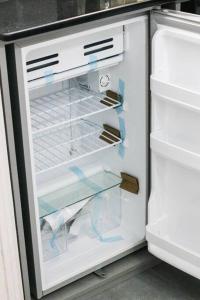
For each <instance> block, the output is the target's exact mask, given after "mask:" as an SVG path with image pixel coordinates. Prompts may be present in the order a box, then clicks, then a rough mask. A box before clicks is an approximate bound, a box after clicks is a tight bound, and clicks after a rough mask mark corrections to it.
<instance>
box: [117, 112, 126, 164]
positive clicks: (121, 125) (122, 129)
mask: <svg viewBox="0 0 200 300" xmlns="http://www.w3.org/2000/svg"><path fill="white" fill-rule="evenodd" d="M119 128H120V134H121V139H122V143H121V144H119V148H118V149H119V150H118V152H119V155H120V157H121V158H124V156H125V147H124V141H125V138H126V128H125V121H124V118H122V117H120V116H119Z"/></svg>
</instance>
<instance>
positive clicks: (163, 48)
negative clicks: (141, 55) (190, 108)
mask: <svg viewBox="0 0 200 300" xmlns="http://www.w3.org/2000/svg"><path fill="white" fill-rule="evenodd" d="M152 47H153V50H152V54H153V56H152V60H153V62H152V68H153V72H152V73H153V77H154V78H155V79H158V80H160V81H162V82H165V83H169V84H171V85H174V86H176V87H180V88H183V89H186V90H188V91H194V92H196V93H199V92H200V61H199V51H200V37H199V34H197V33H192V32H189V31H184V30H180V29H175V28H172V27H167V26H165V27H164V26H163V27H160V28H159V29H158V30H157V31H156V33H155V35H154V37H153V42H152Z"/></svg>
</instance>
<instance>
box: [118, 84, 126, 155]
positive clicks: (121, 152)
mask: <svg viewBox="0 0 200 300" xmlns="http://www.w3.org/2000/svg"><path fill="white" fill-rule="evenodd" d="M118 94H119V95H120V96H121V98H122V105H120V106H119V107H117V108H116V112H117V115H118V121H119V129H120V135H121V139H122V143H121V144H119V148H118V149H119V150H118V153H119V156H120V157H121V158H122V159H123V158H124V156H125V150H126V149H125V146H124V141H125V138H126V126H125V120H124V117H123V116H122V115H121V114H122V112H123V101H124V95H125V82H124V81H123V80H122V79H119V82H118Z"/></svg>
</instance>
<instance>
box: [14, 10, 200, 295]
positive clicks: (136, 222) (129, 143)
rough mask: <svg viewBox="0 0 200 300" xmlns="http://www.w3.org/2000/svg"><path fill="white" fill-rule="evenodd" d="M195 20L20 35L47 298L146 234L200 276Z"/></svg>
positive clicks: (39, 262)
mask: <svg viewBox="0 0 200 300" xmlns="http://www.w3.org/2000/svg"><path fill="white" fill-rule="evenodd" d="M193 18H194V17H193ZM195 24H196V25H195ZM150 25H151V30H150ZM195 26H196V27H198V26H199V20H198V22H197V20H194V19H192V16H190V15H189V16H188V15H185V14H182V13H175V12H168V11H164V12H162V11H161V12H159V11H157V12H152V13H151V16H150V15H146V14H145V15H141V16H128V17H126V18H124V20H121V21H114V22H107V24H104V25H102V26H97V25H96V26H94V24H93V25H91V24H89V25H88V24H86V25H85V26H84V28H83V26H82V28H80V27H76V28H75V30H74V32H72V31H70V29H65V30H62V31H60V33H57V35H56V34H55V33H52V34H50V35H49V36H48V37H46V38H45V39H44V37H43V40H41V38H40V37H38V38H34V39H33V40H32V41H30V40H28V39H27V40H24V41H19V42H16V44H15V48H14V53H15V62H16V76H17V84H18V86H17V91H18V97H17V98H18V100H17V99H16V102H15V104H14V107H13V118H14V124H18V125H17V126H20V128H17V130H18V134H17V135H16V151H17V158H18V168H19V180H20V188H21V197H22V209H23V215H24V224H25V234H26V243H27V254H28V263H29V272H30V278H31V285H32V293H33V294H34V295H35V296H36V297H37V298H41V297H42V296H43V295H46V294H48V293H50V292H52V291H54V290H56V289H58V288H60V287H62V286H64V285H66V284H68V283H70V282H72V281H74V280H77V279H79V278H81V277H82V276H85V275H86V274H89V273H90V272H94V271H95V270H97V269H99V268H101V267H103V266H105V265H106V264H109V263H111V262H113V261H115V260H117V259H119V258H121V257H123V256H125V255H127V254H128V253H131V252H133V251H135V250H136V249H139V248H140V247H142V246H144V242H145V239H146V238H147V240H148V244H149V251H150V252H151V253H153V254H155V255H156V256H158V257H159V258H161V259H163V260H165V261H167V262H169V263H171V264H173V265H175V266H177V267H178V268H180V269H182V270H184V271H186V272H188V273H190V274H192V275H194V276H196V277H199V254H198V245H199V243H198V241H199V239H198V237H197V235H196V234H195V232H196V230H197V227H198V226H197V225H198V224H199V220H200V218H199V217H198V215H199V214H198V207H199V204H198V203H199V201H198V200H199V199H198V195H199V187H198V178H199V144H198V143H197V142H196V140H197V139H198V130H197V128H199V124H200V121H199V100H198V99H197V97H199V95H198V89H197V86H198V84H199V83H198V81H199V78H200V76H198V72H199V70H200V68H197V66H198V64H199V60H198V59H196V58H197V52H198V51H199V34H198V33H197V32H194V31H195V30H194V28H196V27H195ZM150 31H151V33H152V35H153V40H152V58H153V60H152V71H151V73H152V75H151V93H152V97H151V100H152V110H151V111H150V109H149V108H150V97H149V73H150V70H149V65H150V62H149V57H150V56H149V53H150V49H151V42H150V41H151V39H150ZM177 53H178V55H177ZM186 68H187V72H185V70H186ZM193 73H194V74H195V76H189V75H188V74H193ZM150 112H151V119H152V122H151V123H152V125H151V127H152V128H151V137H150V139H151V150H152V151H151V159H149V131H150V126H149V115H150ZM191 133H192V134H191ZM150 161H151V183H149V179H148V173H149V172H150ZM149 185H151V186H152V188H151V196H150V201H149V204H148V214H149V220H148V225H147V232H146V228H145V227H146V212H147V200H148V196H149V191H148V190H149ZM189 199H190V200H191V201H189ZM191 202H192V205H191Z"/></svg>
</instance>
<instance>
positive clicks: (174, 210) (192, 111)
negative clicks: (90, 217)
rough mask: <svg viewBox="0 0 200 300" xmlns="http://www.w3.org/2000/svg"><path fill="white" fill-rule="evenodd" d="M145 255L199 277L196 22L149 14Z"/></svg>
mask: <svg viewBox="0 0 200 300" xmlns="http://www.w3.org/2000/svg"><path fill="white" fill-rule="evenodd" d="M152 29H153V31H154V35H153V39H152V74H151V79H150V80H151V100H152V112H151V113H152V116H151V118H152V124H151V136H150V147H151V195H150V200H149V204H148V225H147V228H146V237H147V241H148V248H149V251H150V252H151V253H152V254H154V255H156V256H157V257H159V258H160V259H162V260H164V261H166V262H167V263H170V264H172V265H173V266H176V267H177V268H179V269H181V270H183V271H185V272H187V273H189V274H191V275H193V276H195V277H197V278H200V235H199V228H200V185H199V182H200V138H199V132H200V55H199V53H200V17H199V16H192V15H190V14H185V13H184V14H182V13H177V12H174V13H173V12H167V11H163V12H162V11H161V12H153V13H152Z"/></svg>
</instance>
